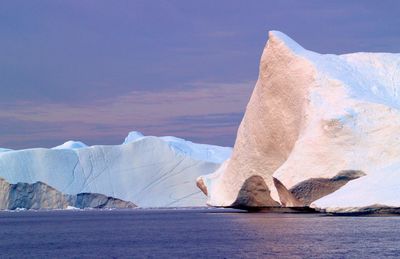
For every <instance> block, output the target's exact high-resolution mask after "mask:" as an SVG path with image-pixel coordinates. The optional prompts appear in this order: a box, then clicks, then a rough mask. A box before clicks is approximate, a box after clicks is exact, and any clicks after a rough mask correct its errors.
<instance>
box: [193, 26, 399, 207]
mask: <svg viewBox="0 0 400 259" xmlns="http://www.w3.org/2000/svg"><path fill="white" fill-rule="evenodd" d="M399 92H400V54H391V53H353V54H345V55H332V54H318V53H316V52H312V51H308V50H306V49H304V48H303V47H301V46H300V45H299V44H298V43H296V42H295V41H293V40H292V39H290V38H289V37H288V36H286V35H285V34H283V33H281V32H277V31H272V32H270V33H269V40H268V42H267V44H266V46H265V49H264V52H263V55H262V57H261V62H260V74H259V78H258V81H257V84H256V86H255V89H254V91H253V94H252V97H251V99H250V101H249V103H248V105H247V108H246V113H245V115H244V118H243V120H242V123H241V125H240V127H239V130H238V134H237V139H236V143H235V147H234V151H233V154H232V157H231V159H230V160H229V161H227V162H225V164H224V166H223V167H221V168H220V169H219V170H218V171H216V173H214V174H211V175H205V176H202V177H201V178H200V179H201V180H202V181H203V182H204V184H205V185H206V188H207V193H208V204H210V205H214V206H230V205H231V204H232V203H233V202H234V201H235V199H236V197H237V195H238V193H239V190H240V188H241V187H242V185H243V183H244V182H245V180H246V179H248V178H249V177H251V176H252V175H260V176H262V177H263V179H264V180H265V182H266V184H267V186H268V188H269V189H270V190H271V196H272V198H273V199H275V200H276V201H278V202H280V198H279V195H278V193H277V190H276V188H275V186H274V184H273V181H272V177H275V178H277V179H278V180H280V181H281V182H282V183H283V184H284V185H285V186H286V187H287V188H288V189H290V188H291V187H293V186H294V185H296V184H298V183H300V182H302V181H304V180H308V179H310V178H331V177H334V176H335V175H337V174H338V173H339V172H341V171H342V170H360V171H363V172H364V173H365V174H366V176H364V177H361V178H359V179H357V180H353V181H351V182H349V183H347V184H346V185H345V186H344V187H342V188H341V189H339V190H337V191H336V192H334V193H332V194H330V195H328V196H326V197H323V198H321V199H320V200H318V201H315V202H314V203H313V206H314V207H317V208H319V207H320V208H324V209H327V210H331V211H334V210H340V208H341V207H342V208H344V207H349V208H350V207H352V208H353V209H354V208H355V209H357V208H361V207H366V206H373V205H376V204H380V205H386V206H395V207H400V134H399V132H400V111H399V109H400V99H399Z"/></svg>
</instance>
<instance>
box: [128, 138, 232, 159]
mask: <svg viewBox="0 0 400 259" xmlns="http://www.w3.org/2000/svg"><path fill="white" fill-rule="evenodd" d="M143 138H145V136H144V135H143V134H142V133H140V132H138V131H132V132H130V133H129V134H128V137H126V138H125V141H124V144H127V143H132V142H135V141H138V140H141V139H143ZM159 138H160V139H161V140H163V141H165V142H166V143H167V144H168V145H169V146H170V147H171V148H172V149H173V150H174V151H175V152H177V153H180V154H183V155H185V156H189V157H191V158H193V159H195V160H201V161H208V162H213V163H219V164H220V163H222V162H224V161H225V160H226V159H227V158H229V157H230V156H231V154H232V148H230V147H220V146H215V145H207V144H198V143H193V142H191V141H188V140H185V139H182V138H177V137H172V136H164V137H159Z"/></svg>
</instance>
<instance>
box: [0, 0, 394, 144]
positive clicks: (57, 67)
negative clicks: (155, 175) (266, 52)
mask: <svg viewBox="0 0 400 259" xmlns="http://www.w3.org/2000/svg"><path fill="white" fill-rule="evenodd" d="M277 2H278V1H232V0H226V1H214V0H210V1H187V0H182V1H171V0H169V1H139V0H138V1H99V0H93V1H78V0H76V1H56V0H49V1H44V0H42V1H16V0H10V1H1V0H0V4H1V5H0V6H1V8H0V57H1V58H0V93H1V94H0V147H8V148H26V147H37V146H40V147H51V146H55V145H58V144H61V143H63V142H64V141H66V140H69V139H75V140H81V141H83V142H85V143H87V144H119V143H121V142H122V141H123V139H124V137H125V136H126V135H127V133H128V132H129V131H131V130H139V131H142V132H143V133H144V134H146V135H175V136H178V137H184V138H188V139H190V140H193V141H197V142H203V143H213V144H219V145H233V143H234V139H235V135H236V130H237V127H238V125H239V123H240V120H241V117H242V115H243V112H244V109H245V106H246V103H247V101H248V98H249V96H250V94H251V91H252V89H253V87H254V83H255V81H256V79H257V74H258V62H259V58H260V54H261V51H262V49H263V47H264V44H265V42H266V40H267V32H268V31H269V30H273V29H275V30H280V31H282V32H284V33H286V34H288V35H289V36H290V37H292V38H293V39H295V40H296V41H297V42H299V43H300V44H301V45H303V46H304V47H305V48H308V49H311V50H314V51H318V52H321V53H346V52H355V51H379V52H400V15H399V13H400V1H395V0H393V1H383V0H376V1H322V0H321V1H279V2H278V3H277Z"/></svg>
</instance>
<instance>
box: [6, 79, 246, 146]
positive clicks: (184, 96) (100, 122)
mask: <svg viewBox="0 0 400 259" xmlns="http://www.w3.org/2000/svg"><path fill="white" fill-rule="evenodd" d="M253 85H254V82H243V83H235V84H224V83H212V82H200V81H197V82H192V83H190V84H188V87H187V88H186V89H180V90H174V91H159V92H145V91H132V92H130V93H128V94H126V95H122V96H118V97H111V98H105V99H101V100H95V101H92V102H88V103H87V104H80V105H68V104H64V103H50V102H47V103H37V102H33V101H23V102H22V101H21V102H16V103H14V104H13V105H9V106H6V107H3V109H1V110H0V144H1V145H2V146H4V144H12V143H14V144H13V146H9V147H26V146H25V142H26V141H28V143H35V141H37V144H38V145H40V144H42V143H41V141H42V140H43V139H46V138H47V139H49V141H47V142H46V143H44V144H42V145H57V144H59V143H60V142H62V141H65V140H67V139H65V138H66V137H69V138H75V139H79V140H83V141H87V142H92V144H94V143H96V144H111V143H110V141H113V143H114V144H117V143H120V142H122V140H123V137H124V136H125V135H126V134H127V133H128V132H129V131H131V130H140V131H143V132H144V133H145V134H149V135H176V136H181V137H185V138H189V139H192V140H202V141H203V142H209V143H215V144H224V145H232V144H233V139H234V135H235V134H236V129H237V127H238V125H239V122H240V119H241V116H242V114H243V112H244V109H245V106H246V104H247V102H248V99H249V96H250V93H251V90H252V88H253ZM10 129H13V130H10ZM220 136H225V137H224V138H220ZM118 138H119V142H116V143H115V141H116V140H117V139H118ZM11 139H13V140H14V141H13V142H12V141H11V142H10V141H9V140H11ZM56 141H58V142H57V143H56Z"/></svg>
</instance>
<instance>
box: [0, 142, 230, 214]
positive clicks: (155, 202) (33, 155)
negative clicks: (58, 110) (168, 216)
mask: <svg viewBox="0 0 400 259" xmlns="http://www.w3.org/2000/svg"><path fill="white" fill-rule="evenodd" d="M136 135H137V136H139V134H136ZM67 143H68V144H64V145H61V146H59V147H56V148H53V149H45V148H34V149H25V150H15V151H12V152H1V153H0V177H2V178H4V179H5V180H6V181H8V182H9V183H17V182H26V183H34V182H37V181H42V182H44V183H46V184H48V185H50V186H52V187H54V188H56V189H57V190H59V191H61V192H63V193H66V194H78V193H82V192H91V193H100V194H104V195H107V196H112V197H114V198H119V199H122V200H125V201H131V202H133V203H134V204H136V205H138V206H140V207H180V206H204V205H205V201H206V197H205V196H204V195H203V194H202V193H201V192H200V191H199V190H198V189H197V187H196V178H197V177H199V176H200V175H202V174H207V173H211V172H213V171H215V170H216V169H217V168H218V166H219V163H220V162H219V161H222V160H225V159H227V158H228V157H229V156H230V153H231V148H222V147H217V146H210V145H201V144H195V143H192V142H188V141H184V140H182V139H177V138H176V139H175V138H172V137H165V138H158V137H152V136H150V137H144V136H142V137H139V138H136V139H130V140H129V141H127V142H126V143H125V144H122V145H115V146H91V147H87V146H84V144H83V143H82V144H83V145H80V144H79V145H76V143H81V142H67ZM176 146H178V147H179V149H178V148H176ZM196 148H198V150H196ZM213 154H216V157H212V155H213ZM224 156H225V157H224ZM203 158H204V159H203Z"/></svg>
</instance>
